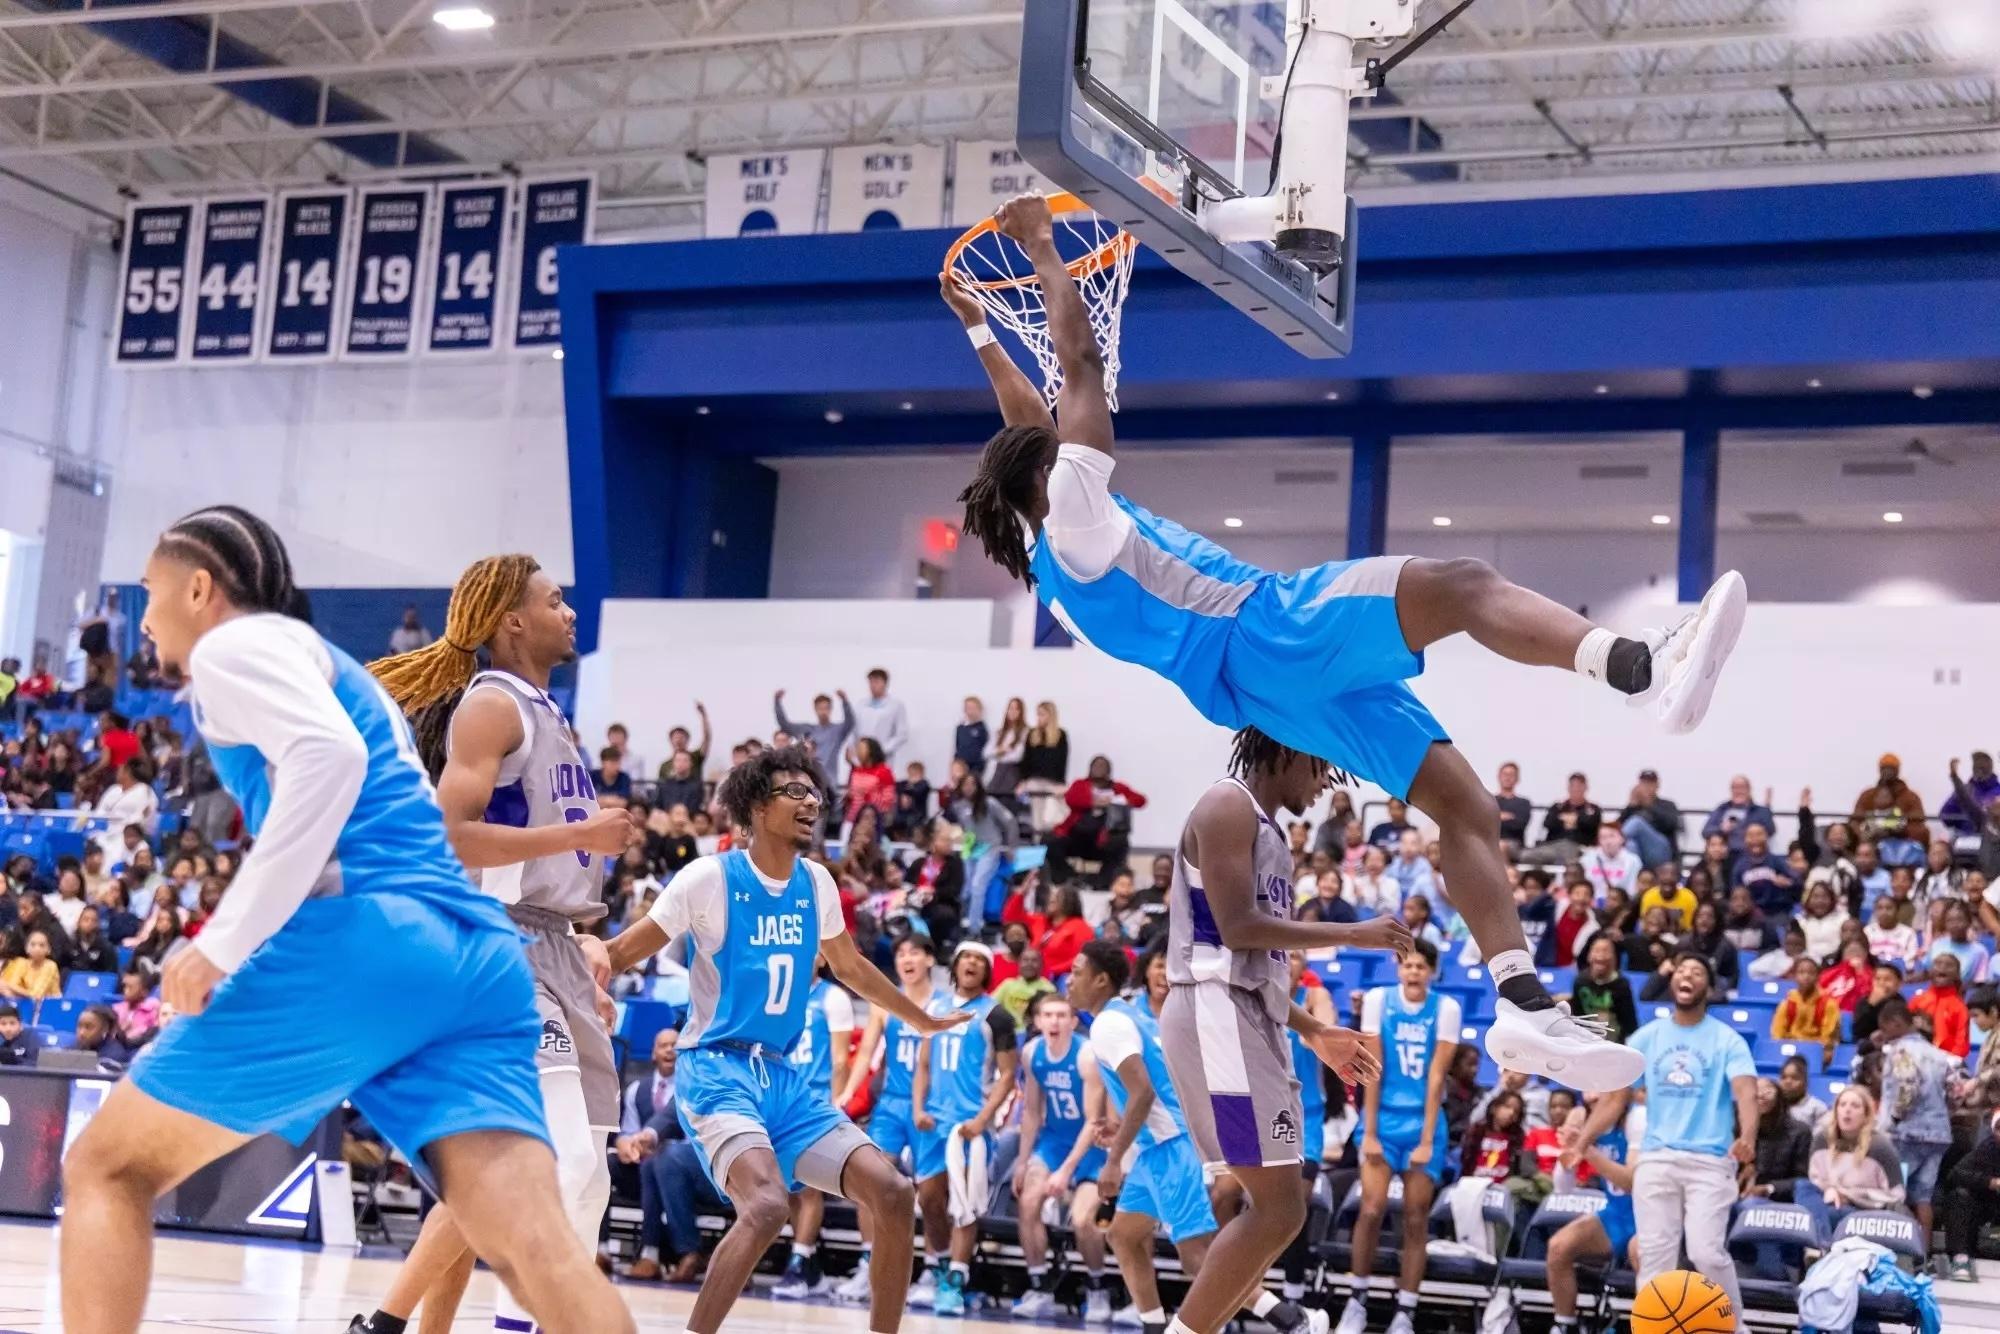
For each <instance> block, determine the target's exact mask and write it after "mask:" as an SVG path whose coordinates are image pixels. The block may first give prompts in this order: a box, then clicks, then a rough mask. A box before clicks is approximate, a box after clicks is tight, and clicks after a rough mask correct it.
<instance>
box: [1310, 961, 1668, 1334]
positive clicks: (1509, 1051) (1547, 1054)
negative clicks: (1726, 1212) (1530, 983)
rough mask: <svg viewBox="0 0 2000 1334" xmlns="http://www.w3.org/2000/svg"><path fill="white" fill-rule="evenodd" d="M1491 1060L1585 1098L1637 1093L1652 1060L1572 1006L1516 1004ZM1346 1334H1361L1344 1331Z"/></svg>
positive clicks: (1498, 1017)
mask: <svg viewBox="0 0 2000 1334" xmlns="http://www.w3.org/2000/svg"><path fill="white" fill-rule="evenodd" d="M1486 1054H1487V1055H1488V1056H1491V1057H1492V1058H1493V1060H1494V1062H1495V1063H1496V1064H1497V1065H1499V1066H1500V1068H1501V1069H1503V1070H1524V1071H1526V1072H1527V1073H1529V1074H1531V1075H1541V1076H1542V1077H1544V1078H1546V1079H1553V1080H1555V1081H1556V1083H1558V1084H1565V1085H1568V1086H1569V1087H1570V1088H1573V1089H1580V1090H1582V1091H1583V1092H1585V1093H1607V1092H1610V1091H1611V1090H1613V1089H1623V1088H1630V1087H1632V1083H1633V1081H1634V1080H1636V1079H1638V1078H1639V1076H1640V1075H1643V1074H1644V1073H1646V1058H1645V1057H1644V1056H1641V1055H1640V1054H1639V1053H1638V1052H1637V1051H1635V1050H1633V1049H1632V1048H1630V1047H1627V1046H1625V1045H1624V1044H1622V1043H1617V1042H1613V1041H1612V1040H1611V1037H1610V1030H1609V1029H1608V1028H1607V1027H1606V1025H1605V1023H1604V1021H1603V1020H1602V1019H1599V1018H1597V1017H1596V1016H1594V1015H1592V1016H1588V1017H1586V1018H1582V1019H1578V1018H1576V1017H1575V1016H1573V1015H1571V1014H1570V1012H1569V1006H1567V1005H1556V1006H1555V1007H1553V1008H1551V1009H1547V1010H1524V1009H1522V1008H1521V1007H1520V1006H1518V1005H1516V1004H1514V1002H1512V1001H1510V1000H1504V999H1503V1000H1501V1001H1499V1002H1498V1003H1497V1004H1496V1005H1495V1006H1494V1016H1493V1026H1492V1027H1491V1028H1488V1029H1487V1030H1486ZM1342 1334H1356V1332H1355V1331H1352V1330H1348V1329H1346V1327H1345V1325H1344V1324H1343V1326H1342Z"/></svg>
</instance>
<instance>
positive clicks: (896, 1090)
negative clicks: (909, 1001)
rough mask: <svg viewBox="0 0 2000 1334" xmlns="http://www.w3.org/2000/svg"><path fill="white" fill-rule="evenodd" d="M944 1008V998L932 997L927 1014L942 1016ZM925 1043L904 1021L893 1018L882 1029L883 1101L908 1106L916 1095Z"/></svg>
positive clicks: (927, 1006)
mask: <svg viewBox="0 0 2000 1334" xmlns="http://www.w3.org/2000/svg"><path fill="white" fill-rule="evenodd" d="M944 1004H945V998H944V997H943V996H941V995H933V996H932V997H931V998H930V1000H929V1001H927V1002H925V1004H924V1010H925V1012H926V1013H929V1014H938V1013H940V1012H941V1011H940V1007H941V1006H942V1005H944ZM923 1046H924V1039H923V1036H922V1035H921V1034H919V1033H916V1032H914V1031H912V1030H911V1028H910V1026H909V1025H908V1024H906V1023H904V1022H903V1021H902V1020H901V1019H898V1018H896V1016H894V1015H890V1016H889V1018H888V1021H887V1022H885V1023H884V1024H883V1025H882V1047H883V1056H882V1100H883V1101H884V1102H891V1101H900V1102H905V1103H907V1102H908V1101H909V1100H910V1098H911V1096H912V1094H914V1093H915V1091H916V1089H915V1081H916V1077H917V1053H918V1052H919V1051H922V1050H923Z"/></svg>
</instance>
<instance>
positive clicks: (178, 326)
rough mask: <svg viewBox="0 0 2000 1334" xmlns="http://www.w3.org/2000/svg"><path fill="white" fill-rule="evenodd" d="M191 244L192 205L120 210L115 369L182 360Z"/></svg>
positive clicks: (142, 206)
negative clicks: (122, 256)
mask: <svg viewBox="0 0 2000 1334" xmlns="http://www.w3.org/2000/svg"><path fill="white" fill-rule="evenodd" d="M193 240H194V205H193V204H134V205H133V206H132V207H131V208H130V209H128V210H127V211H126V214H125V263H124V266H123V270H122V272H121V273H120V276H119V283H118V291H119V294H120V295H119V302H118V338H117V341H115V342H114V343H113V344H112V348H111V357H112V361H113V362H114V363H116V364H117V365H120V366H163V365H173V364H174V363H176V362H178V361H181V360H183V359H184V358H185V356H186V354H187V339H186V336H185V335H184V333H183V332H182V330H183V329H184V327H185V325H186V316H187V302H186V300H185V298H186V295H187V287H188V258H189V251H190V249H191V248H192V245H193Z"/></svg>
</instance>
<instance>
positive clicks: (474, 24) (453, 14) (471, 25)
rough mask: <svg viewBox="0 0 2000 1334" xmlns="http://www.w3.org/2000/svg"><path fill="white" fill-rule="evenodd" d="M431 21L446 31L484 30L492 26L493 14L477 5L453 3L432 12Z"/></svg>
mask: <svg viewBox="0 0 2000 1334" xmlns="http://www.w3.org/2000/svg"><path fill="white" fill-rule="evenodd" d="M431 22H433V23H435V24H437V25H438V27H440V28H443V29H444V30H445V31H446V32H485V31H486V30H487V29H488V28H490V27H492V26H493V16H492V15H491V14H489V13H487V12H486V11H485V10H483V9H481V8H480V7H479V6H478V5H453V6H451V7H450V8H449V9H440V10H438V11H437V12H436V13H434V14H432V15H431Z"/></svg>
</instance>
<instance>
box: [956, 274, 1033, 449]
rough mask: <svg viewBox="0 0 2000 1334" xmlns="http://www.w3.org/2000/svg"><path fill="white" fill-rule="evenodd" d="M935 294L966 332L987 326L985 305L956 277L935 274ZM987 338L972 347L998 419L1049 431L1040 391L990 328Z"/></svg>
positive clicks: (1011, 424)
mask: <svg viewBox="0 0 2000 1334" xmlns="http://www.w3.org/2000/svg"><path fill="white" fill-rule="evenodd" d="M938 293H939V295H941V296H942V297H944V303H945V304H946V305H947V306H950V307H951V313H952V314H954V315H956V316H958V322H959V323H960V324H963V325H964V326H965V328H966V330H967V332H968V333H969V332H970V331H972V330H974V329H985V328H987V325H986V308H985V307H984V306H982V305H980V304H979V302H978V301H977V300H976V299H975V298H974V297H973V296H972V294H971V293H970V292H967V291H966V290H965V289H964V288H963V287H961V286H959V284H958V280H957V279H956V278H954V277H953V276H952V275H951V274H949V273H940V274H939V275H938ZM987 337H988V341H986V342H983V343H976V344H974V346H976V347H977V348H978V349H979V364H980V365H981V366H983V367H985V369H986V378H987V379H988V380H990V381H992V384H993V396H994V397H995V398H997V399H999V400H1000V416H1001V418H1002V419H1003V420H1004V421H1005V422H1006V423H1007V424H1008V425H1009V426H1039V427H1041V428H1042V429H1043V430H1045V431H1048V432H1051V433H1053V432H1054V431H1055V429H1056V419H1055V418H1054V417H1051V416H1050V415H1049V408H1048V405H1047V404H1046V403H1044V402H1042V391H1041V390H1039V389H1037V388H1035V386H1034V385H1032V384H1030V383H1029V382H1028V377H1027V376H1026V375H1023V374H1022V373H1021V368H1020V367H1019V366H1016V365H1015V364H1014V358H1012V357H1011V356H1009V355H1007V349H1006V348H1004V347H1002V346H1000V343H999V341H998V340H997V339H994V338H992V337H991V330H988V335H987Z"/></svg>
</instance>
